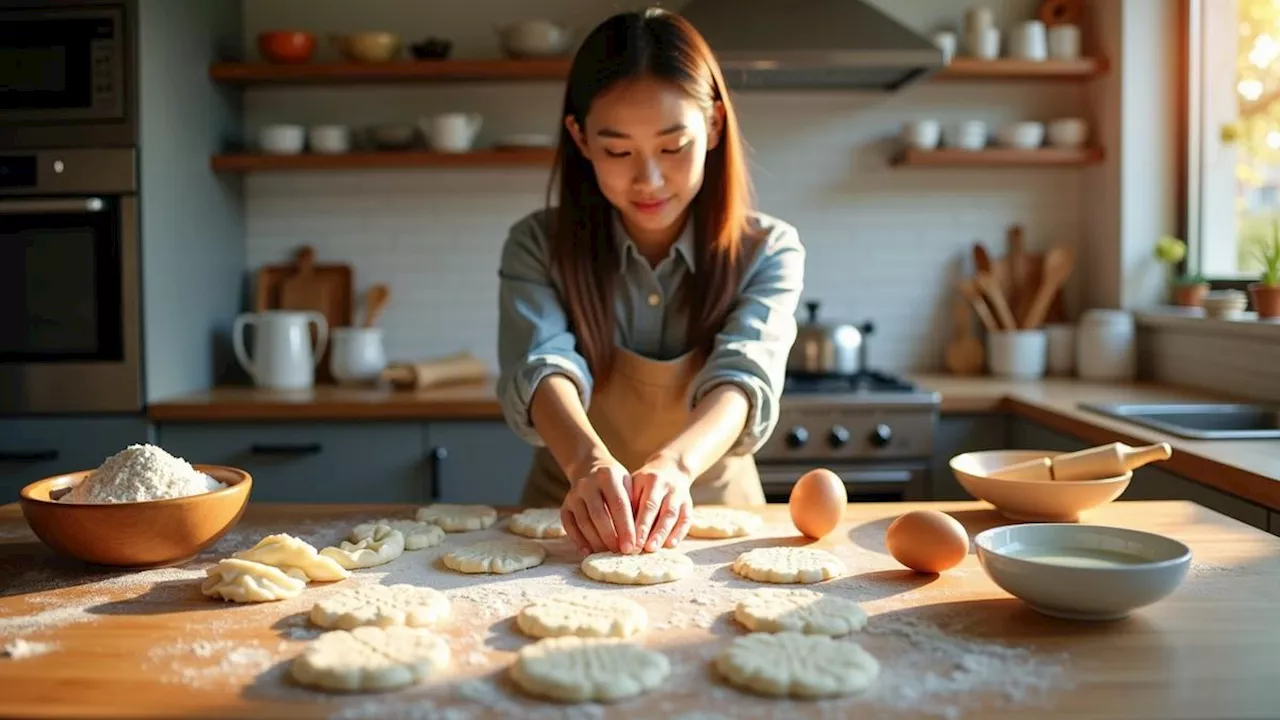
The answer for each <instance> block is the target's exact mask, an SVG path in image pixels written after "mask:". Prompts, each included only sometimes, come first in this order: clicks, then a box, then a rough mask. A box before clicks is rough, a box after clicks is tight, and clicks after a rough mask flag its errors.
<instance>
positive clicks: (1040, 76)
mask: <svg viewBox="0 0 1280 720" xmlns="http://www.w3.org/2000/svg"><path fill="white" fill-rule="evenodd" d="M1106 71H1107V61H1106V60H1105V59H1104V58H1080V59H1079V60H1045V61H1044V62H1033V61H1030V60H1013V59H1008V58H1001V59H999V60H976V59H974V58H965V57H957V58H953V59H952V60H951V64H950V65H948V66H947V67H945V68H943V69H942V70H941V71H939V72H938V73H937V74H935V75H934V76H933V78H934V79H937V80H1092V79H1093V78H1096V77H1099V76H1101V75H1102V74H1103V73H1105V72H1106Z"/></svg>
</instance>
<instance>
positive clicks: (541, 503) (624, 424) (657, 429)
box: [520, 347, 765, 507]
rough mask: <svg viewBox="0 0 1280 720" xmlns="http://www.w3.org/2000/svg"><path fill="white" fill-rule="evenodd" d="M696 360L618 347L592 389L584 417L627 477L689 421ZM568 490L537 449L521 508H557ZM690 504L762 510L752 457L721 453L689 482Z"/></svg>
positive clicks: (552, 461)
mask: <svg viewBox="0 0 1280 720" xmlns="http://www.w3.org/2000/svg"><path fill="white" fill-rule="evenodd" d="M696 372H697V366H696V355H695V354H694V353H687V354H685V355H682V356H681V357H678V358H676V359H674V360H651V359H649V358H646V357H644V356H642V355H638V354H636V353H634V352H631V351H630V350H627V349H625V348H621V347H620V348H618V350H617V356H616V359H615V360H614V364H613V374H612V376H611V377H610V378H609V382H608V383H606V384H605V385H604V386H603V387H600V388H597V392H596V393H595V394H594V396H593V397H592V399H591V407H590V408H589V409H588V410H587V419H588V420H590V421H591V426H592V427H594V428H595V430H596V432H597V433H598V434H599V435H600V439H601V440H603V441H604V444H605V447H607V448H609V452H611V453H613V457H614V458H615V459H617V461H618V462H619V463H621V464H622V466H623V467H625V468H626V469H627V471H628V472H635V471H636V470H638V469H639V468H640V467H641V466H642V465H643V464H644V462H645V460H648V459H649V457H650V456H651V455H653V453H655V452H657V451H658V450H660V449H662V448H663V447H664V446H665V445H666V444H667V443H669V442H670V441H671V440H672V439H674V438H675V437H676V436H677V435H679V434H680V432H681V431H683V430H684V429H685V427H687V426H688V424H689V418H690V415H691V413H690V411H689V405H688V397H689V386H690V384H691V383H692V382H693V377H694V375H695V374H696ZM568 492H569V481H568V480H567V479H565V476H564V472H563V471H562V470H561V469H560V466H559V464H558V463H556V461H555V458H554V457H552V455H551V453H550V452H548V451H547V449H546V448H538V451H537V452H536V453H535V455H534V458H533V466H532V467H531V468H530V469H529V475H528V477H527V478H526V480H525V485H524V495H523V497H522V498H521V501H520V504H521V505H523V506H525V507H559V506H560V504H561V503H562V502H563V501H564V496H565V494H566V493H568ZM690 494H691V495H692V496H693V502H694V505H763V504H764V501H765V500H764V490H763V489H762V488H761V486H760V475H759V473H758V472H757V471H756V462H755V458H754V457H752V456H751V455H725V456H724V457H722V458H721V459H720V460H719V462H717V463H716V464H715V465H712V466H711V468H710V469H709V470H707V471H706V472H705V473H703V474H702V475H701V476H699V477H698V478H697V479H696V480H694V483H693V487H692V488H690Z"/></svg>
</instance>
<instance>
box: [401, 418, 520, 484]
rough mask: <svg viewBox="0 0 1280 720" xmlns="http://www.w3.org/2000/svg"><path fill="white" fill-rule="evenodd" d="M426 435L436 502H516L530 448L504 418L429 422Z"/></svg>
mask: <svg viewBox="0 0 1280 720" xmlns="http://www.w3.org/2000/svg"><path fill="white" fill-rule="evenodd" d="M426 441H427V447H428V452H431V453H434V455H435V461H434V462H433V463H432V466H433V468H434V472H435V477H433V478H432V479H431V482H432V487H433V489H434V499H435V500H436V501H437V502H451V503H481V504H487V505H517V504H519V502H520V493H521V491H522V490H523V489H524V479H525V475H527V474H528V473H529V464H530V463H531V462H533V451H534V450H533V447H532V446H530V445H529V444H528V443H526V442H525V441H523V440H521V439H520V437H519V436H517V435H516V434H515V433H514V432H512V431H511V428H509V427H507V426H506V424H505V423H502V422H494V421H475V422H449V423H433V424H431V425H429V426H428V427H427V429H426Z"/></svg>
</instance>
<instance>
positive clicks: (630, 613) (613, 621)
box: [516, 592, 649, 638]
mask: <svg viewBox="0 0 1280 720" xmlns="http://www.w3.org/2000/svg"><path fill="white" fill-rule="evenodd" d="M648 619H649V616H648V614H647V613H646V612H645V611H644V608H643V607H642V606H641V605H640V603H638V602H636V601H634V600H630V599H628V598H624V597H620V596H618V595H613V594H609V593H601V592H579V593H572V594H564V595H556V596H554V597H550V598H547V599H546V600H539V601H538V602H535V603H533V604H532V605H529V606H527V607H525V609H524V610H521V611H520V614H519V615H517V616H516V624H517V625H519V626H520V629H521V630H522V631H523V632H524V633H525V634H526V635H531V636H533V637H538V638H545V637H560V636H563V635H576V636H578V637H616V638H625V637H631V636H632V635H635V634H636V633H638V632H640V631H641V630H644V628H645V625H647V624H648Z"/></svg>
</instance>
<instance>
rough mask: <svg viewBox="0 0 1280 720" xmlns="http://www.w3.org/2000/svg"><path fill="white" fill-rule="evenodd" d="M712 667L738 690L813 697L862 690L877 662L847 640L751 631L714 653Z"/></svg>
mask: <svg viewBox="0 0 1280 720" xmlns="http://www.w3.org/2000/svg"><path fill="white" fill-rule="evenodd" d="M716 669H718V670H719V671H720V673H721V674H722V675H724V677H725V678H726V679H727V680H728V681H729V682H731V683H733V684H734V685H737V686H738V687H740V688H742V689H744V690H749V691H751V692H755V693H760V694H762V695H775V696H788V695H789V696H792V697H801V698H817V697H834V696H837V695H852V694H854V693H859V692H862V691H864V690H866V689H867V688H868V687H870V686H871V683H873V682H875V679H876V677H877V676H878V675H879V674H880V663H878V662H876V659H875V658H874V657H872V656H871V654H870V653H868V652H867V651H866V650H863V649H862V647H860V646H859V645H858V644H857V643H853V642H849V641H847V640H832V639H831V638H829V637H827V636H825V635H804V634H802V633H792V632H784V633H777V634H770V633H751V634H750V635H746V636H744V637H740V638H737V639H735V640H734V641H733V642H732V643H730V645H729V646H728V647H727V648H725V649H724V650H723V651H722V652H721V653H720V655H719V656H718V657H717V658H716Z"/></svg>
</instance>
